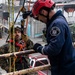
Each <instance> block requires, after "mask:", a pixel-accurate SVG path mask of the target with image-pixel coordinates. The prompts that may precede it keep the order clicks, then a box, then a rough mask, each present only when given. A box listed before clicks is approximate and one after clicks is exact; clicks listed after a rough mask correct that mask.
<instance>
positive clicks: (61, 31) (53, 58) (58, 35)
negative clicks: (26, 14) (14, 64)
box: [32, 0, 75, 75]
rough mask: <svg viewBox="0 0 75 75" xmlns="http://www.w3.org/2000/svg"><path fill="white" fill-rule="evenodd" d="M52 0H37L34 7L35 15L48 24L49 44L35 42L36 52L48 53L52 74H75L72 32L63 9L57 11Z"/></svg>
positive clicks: (74, 50) (47, 39) (33, 12)
mask: <svg viewBox="0 0 75 75" xmlns="http://www.w3.org/2000/svg"><path fill="white" fill-rule="evenodd" d="M54 8H55V2H54V1H52V0H37V1H36V2H35V3H34V5H33V7H32V14H33V17H34V18H35V19H37V20H39V21H41V22H43V23H45V24H46V41H47V44H46V45H44V46H42V45H41V44H39V43H36V44H34V47H33V49H34V50H35V51H36V52H40V53H42V54H45V55H48V58H49V59H50V64H51V73H52V75H75V49H74V47H73V45H72V37H71V32H70V29H69V27H68V23H67V21H66V19H65V17H64V15H63V14H62V11H61V10H58V11H55V10H54Z"/></svg>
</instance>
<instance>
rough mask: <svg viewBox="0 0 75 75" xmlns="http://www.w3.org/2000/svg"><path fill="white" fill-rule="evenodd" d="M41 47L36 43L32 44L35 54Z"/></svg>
mask: <svg viewBox="0 0 75 75" xmlns="http://www.w3.org/2000/svg"><path fill="white" fill-rule="evenodd" d="M41 46H42V45H41V44H39V43H36V44H34V46H33V49H34V50H35V52H38V50H39V48H40V47H41Z"/></svg>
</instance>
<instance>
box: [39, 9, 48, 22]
mask: <svg viewBox="0 0 75 75" xmlns="http://www.w3.org/2000/svg"><path fill="white" fill-rule="evenodd" d="M46 11H47V10H46ZM47 12H48V14H47V16H45V15H43V14H41V13H39V14H40V15H41V16H44V17H45V18H47V22H48V21H49V11H47Z"/></svg>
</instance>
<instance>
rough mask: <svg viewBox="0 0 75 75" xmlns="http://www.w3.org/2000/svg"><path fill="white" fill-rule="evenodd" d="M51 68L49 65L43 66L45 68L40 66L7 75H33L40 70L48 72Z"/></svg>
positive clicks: (7, 74)
mask: <svg viewBox="0 0 75 75" xmlns="http://www.w3.org/2000/svg"><path fill="white" fill-rule="evenodd" d="M50 68H51V67H50V65H49V64H48V65H43V66H38V67H34V68H28V69H24V70H19V71H15V72H10V73H6V74H5V75H22V74H27V73H33V72H36V71H38V70H47V69H50Z"/></svg>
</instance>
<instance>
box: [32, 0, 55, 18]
mask: <svg viewBox="0 0 75 75" xmlns="http://www.w3.org/2000/svg"><path fill="white" fill-rule="evenodd" d="M54 4H55V3H54V1H52V0H37V1H36V2H35V3H34V5H33V7H32V14H33V16H34V17H37V15H38V14H39V11H40V9H41V8H43V7H47V8H51V7H52V6H53V5H54Z"/></svg>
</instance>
